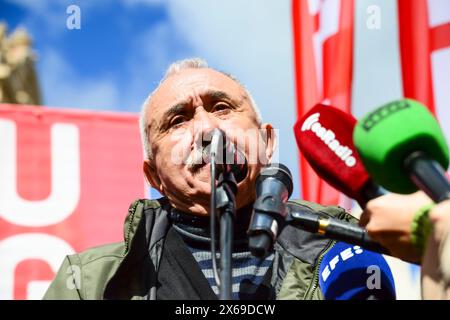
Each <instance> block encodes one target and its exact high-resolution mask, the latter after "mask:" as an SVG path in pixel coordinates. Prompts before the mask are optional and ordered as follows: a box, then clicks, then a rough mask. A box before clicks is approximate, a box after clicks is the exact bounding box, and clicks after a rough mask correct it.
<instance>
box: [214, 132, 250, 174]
mask: <svg viewBox="0 0 450 320" xmlns="http://www.w3.org/2000/svg"><path fill="white" fill-rule="evenodd" d="M209 134H210V135H211V143H210V144H209V145H208V147H209V148H210V150H209V151H210V152H207V158H208V159H207V161H208V162H210V159H211V158H212V157H213V156H214V157H215V160H216V170H217V173H218V174H220V173H222V172H232V173H233V175H234V178H235V180H236V183H239V182H241V181H243V180H244V179H245V177H246V176H247V172H248V163H247V158H246V157H245V155H244V154H243V153H242V152H241V151H240V150H239V149H238V148H237V147H236V146H235V144H234V143H232V142H231V141H230V139H228V137H227V135H226V134H225V132H224V131H223V130H221V129H217V128H216V129H214V130H212V131H211V132H210V133H209ZM208 147H207V148H208ZM216 178H217V177H216Z"/></svg>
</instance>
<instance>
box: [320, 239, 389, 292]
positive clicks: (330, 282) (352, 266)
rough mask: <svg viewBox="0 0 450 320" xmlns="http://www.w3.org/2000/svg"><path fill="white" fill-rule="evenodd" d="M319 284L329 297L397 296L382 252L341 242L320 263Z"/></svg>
mask: <svg viewBox="0 0 450 320" xmlns="http://www.w3.org/2000/svg"><path fill="white" fill-rule="evenodd" d="M319 286H320V289H321V291H322V293H323V295H324V297H325V299H327V300H350V299H359V300H368V299H369V300H370V299H376V300H395V299H396V293H395V282H394V277H393V275H392V272H391V269H390V268H389V265H388V264H387V262H386V260H385V259H384V257H383V256H382V255H381V254H378V253H374V252H372V251H368V250H365V249H362V248H361V247H359V246H354V245H350V244H347V243H345V242H337V243H336V244H335V245H334V246H333V247H332V248H331V249H330V250H329V251H328V252H327V253H326V254H325V255H324V257H323V259H322V261H321V263H320V266H319Z"/></svg>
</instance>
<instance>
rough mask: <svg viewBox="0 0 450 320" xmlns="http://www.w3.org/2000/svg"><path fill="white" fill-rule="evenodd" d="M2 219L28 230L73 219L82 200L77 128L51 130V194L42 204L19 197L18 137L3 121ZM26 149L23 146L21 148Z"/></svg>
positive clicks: (67, 126)
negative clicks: (28, 228)
mask: <svg viewBox="0 0 450 320" xmlns="http://www.w3.org/2000/svg"><path fill="white" fill-rule="evenodd" d="M0 132H1V133H2V134H1V135H0V150H1V152H0V217H2V218H3V219H5V220H6V221H8V222H10V223H12V224H16V225H20V226H26V227H42V226H48V225H52V224H56V223H59V222H61V221H63V220H65V219H66V218H67V217H68V216H70V215H71V214H72V213H73V211H74V210H75V208H76V207H77V204H78V201H79V198H80V151H79V150H80V143H79V130H78V127H77V126H75V125H72V124H63V123H55V124H53V125H52V127H51V159H52V161H51V162H52V167H51V193H50V195H49V196H48V197H47V198H46V199H44V200H39V201H30V200H27V199H23V198H22V197H20V196H19V195H18V193H17V138H16V136H17V133H16V125H15V123H14V121H11V120H5V119H2V120H0ZM22 147H24V146H22Z"/></svg>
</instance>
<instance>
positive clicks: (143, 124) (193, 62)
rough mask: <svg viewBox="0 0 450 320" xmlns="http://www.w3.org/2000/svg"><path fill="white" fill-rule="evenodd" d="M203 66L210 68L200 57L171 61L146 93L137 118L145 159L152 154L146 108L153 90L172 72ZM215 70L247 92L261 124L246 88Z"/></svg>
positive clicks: (256, 107)
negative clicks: (154, 85)
mask: <svg viewBox="0 0 450 320" xmlns="http://www.w3.org/2000/svg"><path fill="white" fill-rule="evenodd" d="M203 68H210V67H209V66H208V63H207V62H206V61H205V60H203V59H200V58H190V59H184V60H179V61H176V62H174V63H172V64H171V65H170V66H169V68H167V70H166V73H165V74H164V77H163V78H162V79H161V81H160V82H159V84H158V87H157V88H156V89H155V90H153V91H152V92H151V93H150V94H149V95H148V97H147V99H145V101H144V103H143V104H142V108H141V115H140V118H139V126H140V131H141V139H142V145H143V147H144V153H145V156H146V158H147V159H151V158H152V156H153V155H152V150H151V148H150V141H149V139H148V123H147V110H148V106H149V105H150V102H151V99H152V97H153V95H154V94H155V92H156V91H157V90H158V89H159V87H160V86H161V84H162V83H163V82H164V81H165V80H166V79H167V78H168V77H170V76H172V75H174V74H177V73H179V72H181V71H182V70H185V69H203ZM211 69H213V68H211ZM213 70H216V69H213ZM216 71H218V72H220V73H222V74H224V75H226V76H227V77H229V78H230V79H232V80H234V81H236V82H237V83H238V84H239V85H240V86H241V87H242V88H243V89H244V91H245V93H246V94H247V96H248V98H249V99H250V105H251V106H252V108H253V111H254V112H255V114H256V121H257V122H258V124H261V123H262V117H261V112H260V111H259V109H258V106H257V105H256V103H255V100H254V99H253V97H252V95H251V94H250V92H249V91H248V90H247V88H246V87H245V86H244V85H243V84H242V83H241V82H240V81H239V80H238V79H237V78H236V77H235V76H233V75H231V74H229V73H226V72H223V71H220V70H216Z"/></svg>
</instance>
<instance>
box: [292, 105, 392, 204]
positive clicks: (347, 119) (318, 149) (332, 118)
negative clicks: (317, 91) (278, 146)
mask: <svg viewBox="0 0 450 320" xmlns="http://www.w3.org/2000/svg"><path fill="white" fill-rule="evenodd" d="M355 125H356V119H355V118H354V117H353V116H352V115H350V114H348V113H345V112H343V111H341V110H339V109H337V108H334V107H332V106H326V105H323V104H317V105H315V106H314V107H313V108H312V109H311V110H310V111H309V112H308V113H306V114H305V115H304V116H303V117H302V118H300V119H299V120H298V121H297V122H296V124H295V125H294V133H295V138H296V140H297V146H298V148H299V149H300V151H301V152H302V154H303V156H304V157H305V158H306V160H307V161H308V163H309V164H310V166H311V167H312V168H313V170H314V171H315V172H316V173H317V175H318V176H320V177H321V178H322V179H324V180H325V181H326V182H328V183H329V184H330V185H331V186H333V187H334V188H336V189H337V190H339V191H341V192H342V193H344V194H346V195H347V196H348V197H350V198H352V199H355V200H356V201H358V203H359V204H360V206H361V207H362V208H364V207H365V206H366V204H367V202H368V201H369V200H371V199H373V198H376V197H378V196H381V195H383V194H384V192H383V190H382V189H381V188H380V187H379V186H378V185H376V184H375V183H374V182H373V180H372V179H371V177H370V176H369V174H368V173H367V171H366V168H365V167H364V165H363V163H362V161H361V159H360V158H359V155H358V153H357V152H356V148H355V146H354V144H353V129H354V127H355Z"/></svg>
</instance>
